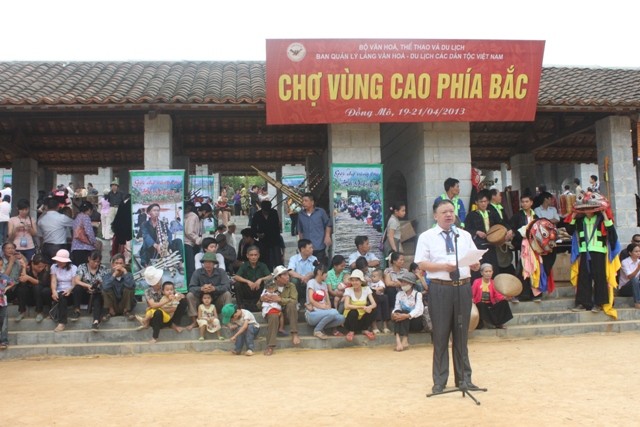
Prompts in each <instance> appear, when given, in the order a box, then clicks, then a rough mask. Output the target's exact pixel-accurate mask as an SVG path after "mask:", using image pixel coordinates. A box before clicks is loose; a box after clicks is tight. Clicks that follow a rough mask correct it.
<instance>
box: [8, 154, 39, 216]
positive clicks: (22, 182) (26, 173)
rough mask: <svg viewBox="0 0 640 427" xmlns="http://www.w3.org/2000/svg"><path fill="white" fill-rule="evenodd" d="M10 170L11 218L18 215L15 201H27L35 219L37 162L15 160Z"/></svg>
mask: <svg viewBox="0 0 640 427" xmlns="http://www.w3.org/2000/svg"><path fill="white" fill-rule="evenodd" d="M11 168H12V170H13V174H12V175H13V176H12V184H11V207H12V209H11V216H13V215H17V214H18V210H17V209H16V204H17V201H18V200H20V199H27V200H28V201H29V203H30V205H31V210H30V214H31V215H32V217H33V218H35V217H36V208H37V206H38V204H37V202H38V162H37V161H35V160H34V159H29V158H17V159H14V160H13V164H12V166H11Z"/></svg>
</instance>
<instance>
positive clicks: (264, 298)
mask: <svg viewBox="0 0 640 427" xmlns="http://www.w3.org/2000/svg"><path fill="white" fill-rule="evenodd" d="M276 268H277V267H276ZM264 283H265V285H264V290H263V291H262V295H260V303H259V304H260V305H261V306H262V317H263V318H264V319H265V320H266V321H267V347H266V348H265V350H264V355H265V356H271V355H272V354H273V350H274V349H275V347H276V337H277V336H278V335H280V336H286V335H289V334H288V333H287V332H285V330H284V315H283V314H282V305H280V293H279V292H278V284H277V283H276V281H275V279H273V278H270V279H267V280H265V282H264ZM294 321H295V320H294ZM276 324H277V327H276Z"/></svg>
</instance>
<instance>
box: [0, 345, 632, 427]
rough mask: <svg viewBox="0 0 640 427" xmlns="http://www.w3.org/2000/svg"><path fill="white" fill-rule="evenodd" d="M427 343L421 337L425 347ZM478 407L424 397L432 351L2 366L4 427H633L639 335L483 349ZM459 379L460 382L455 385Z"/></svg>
mask: <svg viewBox="0 0 640 427" xmlns="http://www.w3.org/2000/svg"><path fill="white" fill-rule="evenodd" d="M417 338H418V337H414V340H413V341H416V340H417ZM469 350H470V357H471V365H472V367H473V381H474V383H476V384H477V385H479V386H482V387H487V388H488V389H489V391H488V392H487V393H480V392H477V393H474V396H475V397H476V398H477V399H478V400H479V401H480V402H481V405H480V406H476V405H475V404H474V403H473V402H472V401H471V399H469V398H463V397H462V394H461V393H457V392H456V393H451V394H446V395H440V396H435V397H430V398H426V397H425V394H426V393H427V392H429V391H430V390H431V385H432V382H431V357H432V347H431V346H430V345H414V346H413V347H412V348H411V349H410V350H408V351H405V352H402V353H396V352H394V351H392V350H391V348H372V349H369V348H353V349H339V350H315V351H312V350H283V351H279V352H277V353H276V354H275V355H274V356H272V357H264V356H263V355H262V354H257V355H254V356H253V357H251V358H249V357H246V356H231V355H229V354H227V353H221V352H214V353H208V354H193V353H182V354H154V355H141V356H133V357H111V356H101V357H91V358H59V359H46V360H20V361H6V362H2V363H0V373H1V374H0V378H1V380H0V381H1V384H2V389H3V393H2V394H3V396H2V399H1V400H0V409H2V410H1V413H2V422H1V424H2V425H5V426H34V425H56V426H66V425H74V426H93V425H101V426H111V425H114V426H115V425H118V426H123V425H159V426H175V425H181V426H189V425H212V426H217V425H230V426H244V425H263V426H265V425H266V426H270V425H284V426H302V425H314V426H325V425H342V426H369V425H371V426H373V425H375V426H387V425H401V424H402V425H411V426H413V425H415V426H418V425H452V426H471V425H473V426H478V425H487V426H488V425H491V426H528V425H531V426H533V425H536V426H539V425H551V426H557V425H604V424H607V425H635V423H637V422H638V415H640V409H638V402H639V401H640V391H639V389H638V384H639V383H640V363H638V362H637V358H638V355H639V354H640V334H638V333H624V334H611V335H583V336H577V337H552V338H536V339H532V340H511V341H507V340H503V341H496V340H485V341H479V340H477V339H476V340H473V341H472V342H471V343H470V346H469ZM452 377H453V371H451V373H450V382H451V381H452V379H451V378H452Z"/></svg>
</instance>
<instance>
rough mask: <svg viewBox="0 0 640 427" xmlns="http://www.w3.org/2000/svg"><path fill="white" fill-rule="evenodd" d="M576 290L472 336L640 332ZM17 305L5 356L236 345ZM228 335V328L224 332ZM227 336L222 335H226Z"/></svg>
mask: <svg viewBox="0 0 640 427" xmlns="http://www.w3.org/2000/svg"><path fill="white" fill-rule="evenodd" d="M572 295H573V288H571V287H570V286H562V287H559V288H558V289H557V291H556V292H555V294H554V295H553V296H552V297H551V298H548V299H545V300H543V301H542V302H541V303H534V302H521V303H519V304H513V303H512V304H511V308H512V311H513V314H514V319H513V320H511V321H510V322H509V323H508V324H507V329H491V330H487V329H483V330H476V331H474V332H473V333H472V334H471V335H470V339H472V340H473V339H483V340H486V339H500V338H531V337H535V336H553V335H576V334H585V333H594V332H598V333H603V332H623V331H637V330H640V310H637V309H635V308H633V301H632V299H631V298H617V299H616V308H617V309H618V314H619V320H617V321H613V320H611V319H610V318H609V317H608V316H606V315H605V314H604V313H597V314H594V313H591V312H580V313H573V312H571V311H569V310H568V307H571V306H572V305H573V296H572ZM144 308H145V307H144V304H138V306H137V308H136V312H138V313H143V312H144ZM16 315H17V306H15V305H14V306H11V307H9V349H7V350H5V351H1V352H0V360H2V359H20V358H42V357H50V356H56V357H59V356H91V355H100V354H109V355H125V354H126V355H133V354H139V353H167V352H184V351H189V352H191V351H199V352H208V351H229V350H231V349H232V348H233V343H231V342H230V341H229V340H228V339H226V340H224V341H218V340H217V339H216V338H215V336H213V335H210V334H207V336H206V340H205V341H198V337H199V332H198V331H197V330H192V331H184V332H182V333H180V334H178V333H176V332H175V331H173V330H171V329H163V330H162V331H161V332H160V340H159V341H158V342H157V343H156V344H149V343H148V340H149V339H150V338H151V330H150V329H147V330H144V331H136V330H135V328H136V327H137V326H138V323H137V322H136V321H127V320H125V319H124V318H122V317H119V316H118V317H114V318H112V319H111V320H110V321H109V322H107V323H103V324H102V325H101V327H100V330H99V332H92V331H91V329H90V326H91V318H90V316H89V315H87V314H86V313H84V312H83V314H82V317H81V318H80V320H78V321H77V322H69V324H68V325H67V329H66V330H65V331H63V332H53V328H54V327H55V324H54V323H53V322H52V321H51V320H49V319H45V320H44V321H43V322H42V323H36V322H35V319H34V314H33V313H31V317H27V318H25V319H23V320H22V321H21V322H19V323H17V322H15V320H14V319H15V316H16ZM256 318H257V319H258V321H259V322H260V323H261V325H262V328H261V331H260V335H259V338H258V340H257V341H256V351H257V352H261V351H262V350H263V349H264V346H265V339H264V335H265V333H266V324H265V322H264V319H262V316H261V315H259V314H257V316H256ZM298 320H299V324H298V328H299V331H300V338H301V341H302V344H301V345H300V348H303V349H328V348H343V347H363V346H364V347H372V346H386V347H389V348H391V347H392V346H393V345H394V342H395V339H394V337H393V335H392V334H388V335H384V334H381V335H378V336H377V338H376V340H375V341H369V340H367V339H366V338H365V337H364V336H362V335H356V337H355V339H354V340H353V342H347V341H346V340H345V339H344V338H338V337H331V338H329V339H328V340H324V341H323V340H319V339H317V338H315V337H313V336H312V334H313V328H311V327H310V326H308V325H307V324H306V323H305V321H304V316H303V314H302V313H300V316H299V319H298ZM225 333H226V334H227V336H228V331H226V332H225ZM223 335H224V334H223ZM410 341H411V342H412V343H414V344H419V343H420V344H423V343H425V342H426V343H428V342H430V337H429V335H428V334H414V335H412V337H411V338H410ZM290 347H291V340H290V337H282V338H278V348H279V349H283V348H290Z"/></svg>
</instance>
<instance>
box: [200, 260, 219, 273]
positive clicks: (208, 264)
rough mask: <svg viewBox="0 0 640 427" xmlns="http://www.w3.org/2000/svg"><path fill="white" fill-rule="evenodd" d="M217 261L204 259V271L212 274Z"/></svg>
mask: <svg viewBox="0 0 640 427" xmlns="http://www.w3.org/2000/svg"><path fill="white" fill-rule="evenodd" d="M215 265H216V263H215V262H213V261H204V262H203V263H202V268H204V271H206V272H207V274H211V273H212V272H213V268H214V267H215Z"/></svg>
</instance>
